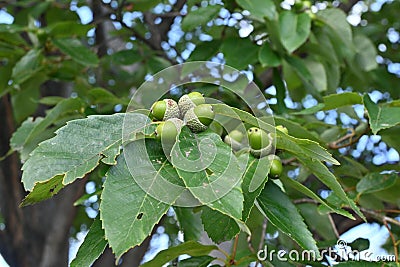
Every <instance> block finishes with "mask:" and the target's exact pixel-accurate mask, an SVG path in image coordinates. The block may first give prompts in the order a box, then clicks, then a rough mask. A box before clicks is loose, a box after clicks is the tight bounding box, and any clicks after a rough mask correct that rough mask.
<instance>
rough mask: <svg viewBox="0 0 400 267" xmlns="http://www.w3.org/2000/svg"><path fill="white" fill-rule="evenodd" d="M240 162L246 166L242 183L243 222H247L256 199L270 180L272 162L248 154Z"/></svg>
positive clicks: (242, 156) (241, 156) (241, 157)
mask: <svg viewBox="0 0 400 267" xmlns="http://www.w3.org/2000/svg"><path fill="white" fill-rule="evenodd" d="M238 160H239V162H240V163H241V164H244V165H245V168H246V171H245V173H244V176H243V182H242V190H243V196H244V202H243V212H242V221H244V222H245V221H247V219H248V217H249V215H250V211H251V209H252V208H253V206H254V203H255V200H256V198H257V197H258V196H259V195H260V193H261V191H262V189H263V188H264V185H265V183H266V182H267V180H268V173H269V170H270V168H271V167H270V164H271V162H270V160H269V159H268V157H262V158H260V159H256V158H254V157H253V156H251V155H248V154H247V155H246V154H242V155H240V156H239V157H238Z"/></svg>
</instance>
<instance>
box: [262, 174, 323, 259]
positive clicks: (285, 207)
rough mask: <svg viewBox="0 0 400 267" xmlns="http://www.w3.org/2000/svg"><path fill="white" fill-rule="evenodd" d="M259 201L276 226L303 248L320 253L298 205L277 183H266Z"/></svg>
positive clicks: (263, 210)
mask: <svg viewBox="0 0 400 267" xmlns="http://www.w3.org/2000/svg"><path fill="white" fill-rule="evenodd" d="M257 202H258V205H259V207H260V209H261V211H262V212H263V213H264V214H265V215H266V217H267V218H268V220H269V221H270V222H271V223H272V224H273V225H275V227H277V228H278V229H280V230H281V231H282V232H283V233H285V234H287V235H288V236H289V237H290V238H292V239H293V240H294V241H296V242H297V243H298V244H299V245H300V246H301V247H302V248H304V249H307V250H313V251H315V252H316V253H317V255H319V251H318V247H317V245H316V242H315V240H314V239H313V237H312V234H311V233H310V231H309V230H308V229H307V225H306V224H305V223H304V221H303V218H302V217H301V215H300V214H299V211H298V210H297V208H296V206H295V205H294V204H293V203H292V202H291V200H290V199H289V197H288V196H287V195H286V194H285V193H283V192H282V191H281V190H280V189H279V187H278V186H277V185H276V184H275V183H273V182H271V181H269V182H268V183H267V184H266V186H265V188H264V190H263V191H262V192H261V194H260V196H258V198H257Z"/></svg>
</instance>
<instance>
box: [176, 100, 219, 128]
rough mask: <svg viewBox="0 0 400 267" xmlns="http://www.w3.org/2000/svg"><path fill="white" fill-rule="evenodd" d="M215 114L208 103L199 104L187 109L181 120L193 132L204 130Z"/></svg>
mask: <svg viewBox="0 0 400 267" xmlns="http://www.w3.org/2000/svg"><path fill="white" fill-rule="evenodd" d="M214 117H215V114H214V111H213V108H212V106H211V105H210V104H201V105H199V106H196V107H194V108H191V109H189V110H188V111H187V112H186V114H185V117H184V119H183V121H184V122H185V124H186V125H187V126H188V127H189V129H190V130H191V131H192V132H194V133H198V132H202V131H205V130H206V129H207V127H208V125H210V124H211V122H212V121H213V120H214Z"/></svg>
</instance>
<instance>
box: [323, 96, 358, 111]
mask: <svg viewBox="0 0 400 267" xmlns="http://www.w3.org/2000/svg"><path fill="white" fill-rule="evenodd" d="M324 104H325V106H324V108H323V109H324V110H331V109H335V108H339V107H343V106H350V105H356V104H362V97H361V96H360V94H358V93H353V92H344V93H341V94H331V95H327V96H324Z"/></svg>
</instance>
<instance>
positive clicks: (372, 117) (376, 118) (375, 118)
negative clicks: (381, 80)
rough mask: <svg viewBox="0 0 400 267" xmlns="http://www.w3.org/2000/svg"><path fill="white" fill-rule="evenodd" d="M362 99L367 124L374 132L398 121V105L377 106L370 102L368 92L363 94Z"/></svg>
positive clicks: (399, 109) (399, 118)
mask: <svg viewBox="0 0 400 267" xmlns="http://www.w3.org/2000/svg"><path fill="white" fill-rule="evenodd" d="M363 101H364V106H365V108H366V109H367V111H368V117H369V124H370V127H371V130H372V132H373V133H374V134H377V133H378V132H379V131H380V130H382V129H386V128H390V127H393V126H395V125H397V124H399V123H400V107H387V106H379V105H378V104H375V103H374V102H372V100H371V98H370V97H369V95H368V94H365V95H364V98H363Z"/></svg>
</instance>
